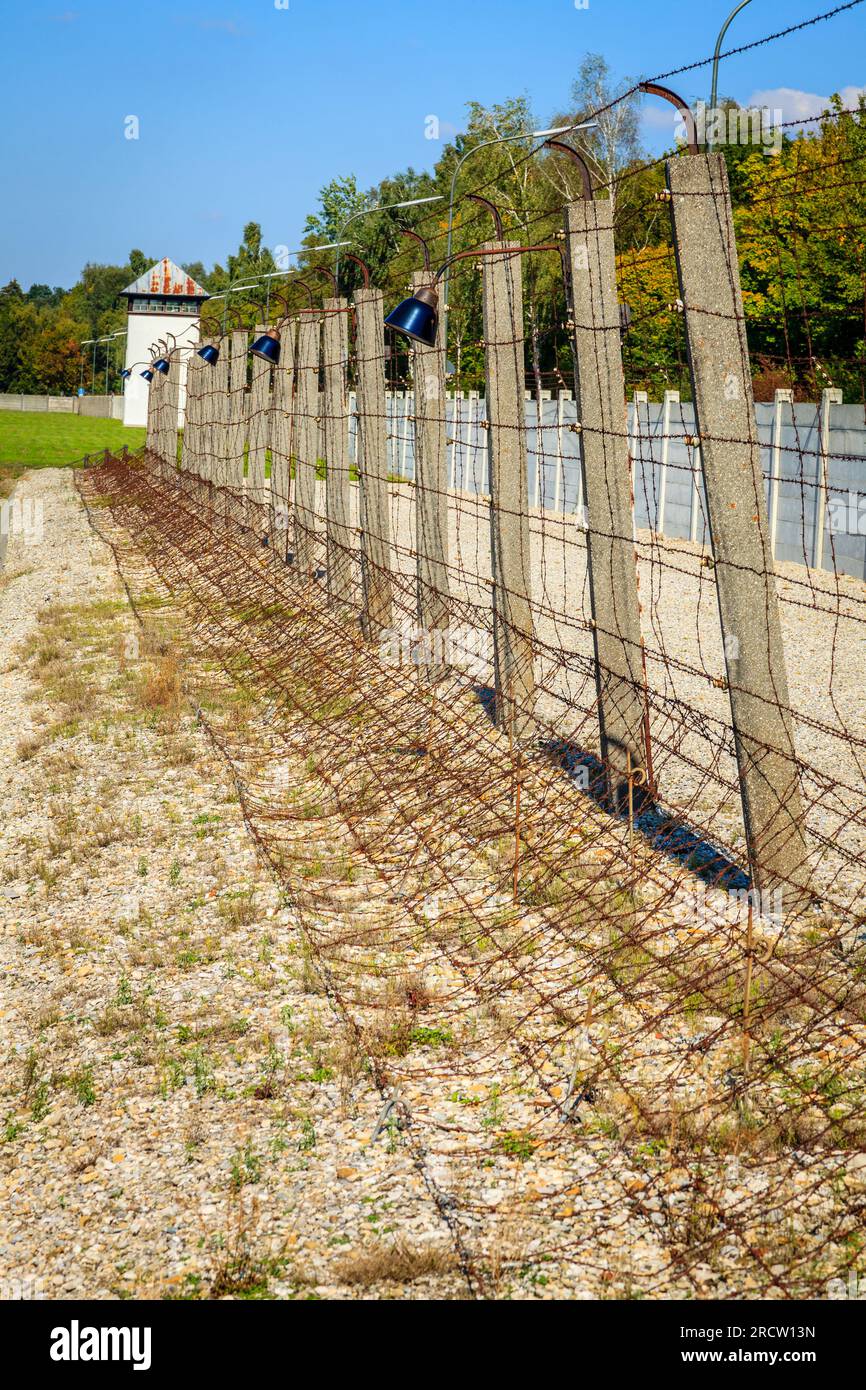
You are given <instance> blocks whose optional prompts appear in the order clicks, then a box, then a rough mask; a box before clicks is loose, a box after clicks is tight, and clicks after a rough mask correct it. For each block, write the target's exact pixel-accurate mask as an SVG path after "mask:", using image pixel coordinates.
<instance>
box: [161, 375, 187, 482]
mask: <svg viewBox="0 0 866 1390" xmlns="http://www.w3.org/2000/svg"><path fill="white" fill-rule="evenodd" d="M169 363H170V367H171V369H170V371H169V373H168V376H166V377H165V379H164V387H163V405H162V408H163V425H162V457H163V459H164V460H165V462H166V464H167V465H168V467H169V470H170V471H171V472H175V471H176V470H177V447H178V442H179V441H178V416H179V412H180V378H181V370H182V368H183V365H184V364H183V358H182V356H181V353H180V349H179V348H175V350H174V352H172V353H170V354H169Z"/></svg>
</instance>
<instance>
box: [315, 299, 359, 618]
mask: <svg viewBox="0 0 866 1390" xmlns="http://www.w3.org/2000/svg"><path fill="white" fill-rule="evenodd" d="M323 307H324V310H325V319H324V325H323V330H322V356H323V359H324V377H325V390H324V399H323V401H322V406H323V414H324V441H325V467H326V470H327V471H326V473H325V549H326V561H325V563H326V566H327V575H328V598H329V599H330V600H331V602H332V603H351V602H352V598H353V593H352V531H351V514H350V492H349V401H348V394H347V392H348V385H347V380H346V372H347V368H348V362H349V317H348V312H347V310H348V305H347V303H346V300H345V299H343V298H342V296H339V297H337V298H332V299H326V300H325V302H324V306H323Z"/></svg>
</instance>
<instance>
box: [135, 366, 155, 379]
mask: <svg viewBox="0 0 866 1390" xmlns="http://www.w3.org/2000/svg"><path fill="white" fill-rule="evenodd" d="M138 375H139V376H143V377H144V379H145V381H148V382H150V381H153V372H152V371H151V370H150V368H149V367H146V368H145V369H144V371H143V372H139V374H138Z"/></svg>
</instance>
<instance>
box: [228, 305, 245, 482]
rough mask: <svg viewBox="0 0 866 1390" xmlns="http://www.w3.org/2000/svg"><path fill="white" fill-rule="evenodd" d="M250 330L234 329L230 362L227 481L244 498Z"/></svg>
mask: <svg viewBox="0 0 866 1390" xmlns="http://www.w3.org/2000/svg"><path fill="white" fill-rule="evenodd" d="M248 347H249V340H248V336H247V331H246V329H245V328H243V329H240V328H239V329H235V331H234V332H233V333H232V352H231V360H230V363H229V381H230V385H229V424H228V431H227V441H228V454H227V457H226V485H227V486H228V487H229V488H230V489H231V491H232V492H234V493H235V494H236V495H237V496H238V497H239V498H240V499H241V501H242V502H243V492H244V456H245V453H246V442H247V370H248V364H247V358H248Z"/></svg>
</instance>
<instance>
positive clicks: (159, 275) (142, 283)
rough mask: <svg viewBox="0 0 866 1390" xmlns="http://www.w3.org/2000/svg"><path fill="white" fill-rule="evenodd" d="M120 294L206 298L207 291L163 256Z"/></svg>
mask: <svg viewBox="0 0 866 1390" xmlns="http://www.w3.org/2000/svg"><path fill="white" fill-rule="evenodd" d="M120 293H121V294H128V295H140V294H146V295H154V294H165V295H171V296H172V297H173V298H175V299H177V298H178V297H180V298H183V297H186V298H188V299H207V298H208V292H207V290H206V289H204V288H203V286H202V285H200V284H198V282H197V281H196V280H193V278H192V276H191V275H187V273H186V271H185V270H181V268H180V266H179V265H175V263H174V261H170V260H169V259H168V256H163V258H162V260H161V261H157V263H156V265H152V266H151V267H150V270H146V271H145V272H144V274H143V275H139V277H138V279H137V280H134V281H133V283H132V284H131V285H127V287H126V289H125V290H121V291H120Z"/></svg>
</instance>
